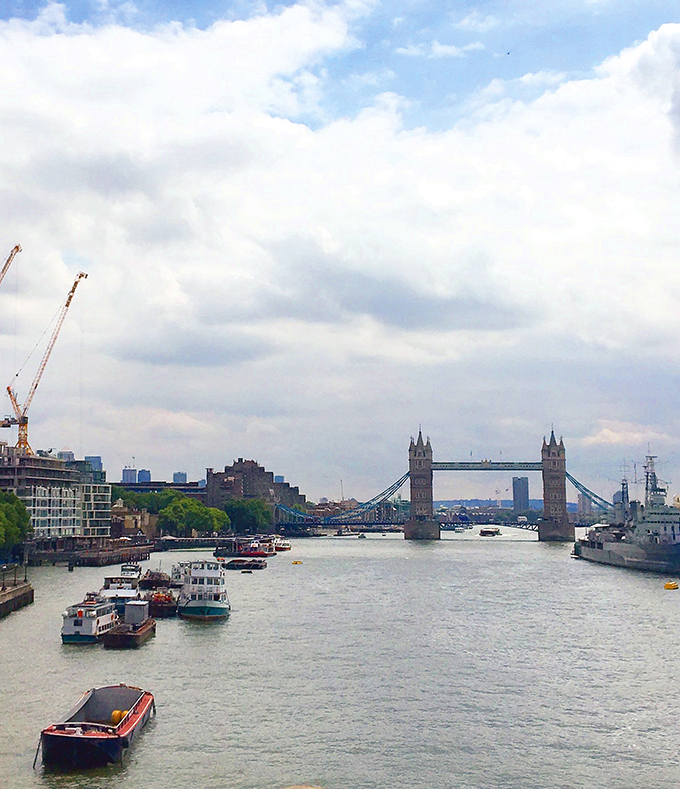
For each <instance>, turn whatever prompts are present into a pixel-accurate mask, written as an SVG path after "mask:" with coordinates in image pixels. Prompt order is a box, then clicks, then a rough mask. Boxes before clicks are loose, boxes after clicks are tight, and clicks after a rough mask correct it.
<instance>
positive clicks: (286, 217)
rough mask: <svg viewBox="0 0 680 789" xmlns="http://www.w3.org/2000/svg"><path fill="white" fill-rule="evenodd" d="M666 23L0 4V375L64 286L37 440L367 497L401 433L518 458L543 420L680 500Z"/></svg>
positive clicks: (675, 228) (593, 458) (458, 485)
mask: <svg viewBox="0 0 680 789" xmlns="http://www.w3.org/2000/svg"><path fill="white" fill-rule="evenodd" d="M677 19H678V6H677V3H670V2H662V1H661V0H657V1H655V0H552V2H550V3H546V2H539V1H538V0H523V1H520V0H505V2H487V3H474V2H471V3H455V2H446V3H443V2H432V0H428V2H424V1H423V2H421V1H420V0H393V1H392V2H377V1H374V2H371V1H370V0H347V1H346V2H334V3H331V2H328V3H324V2H306V3H292V2H290V3H280V2H277V3H264V2H262V3H250V2H226V1H225V2H222V3H220V2H214V1H211V2H203V1H200V2H199V1H198V0H195V1H194V2H191V0H190V1H189V2H187V1H186V0H181V1H180V0H176V1H174V0H173V1H171V2H163V3H159V2H150V1H149V0H140V1H139V2H121V3H118V2H108V1H107V0H77V1H74V2H69V3H65V4H56V3H48V4H44V3H39V2H32V1H29V0H26V1H25V2H21V0H17V2H13V3H7V2H1V3H0V79H1V83H0V134H1V145H0V216H1V218H2V222H1V225H0V226H1V228H2V232H1V234H0V236H1V238H0V244H1V245H2V249H0V254H2V255H3V256H6V255H7V254H8V253H9V251H10V249H11V248H12V246H13V245H14V244H16V243H17V242H18V243H21V245H22V246H23V252H22V253H21V254H20V255H18V256H17V257H16V259H15V261H14V263H13V265H12V268H11V269H10V272H9V274H8V275H7V277H6V278H5V280H4V282H3V283H2V285H0V354H1V357H0V366H1V372H2V376H4V378H2V377H1V376H0V382H1V383H2V384H3V386H4V385H6V383H10V382H11V381H13V380H14V379H13V376H14V374H15V373H16V371H17V370H18V369H19V368H20V367H21V366H22V364H23V363H24V361H25V359H26V357H27V355H28V353H29V352H30V351H31V349H32V348H33V347H34V346H35V345H36V343H37V341H38V340H39V338H40V337H41V335H42V334H43V332H44V331H45V329H46V328H47V326H48V324H49V322H50V320H51V319H52V317H53V315H54V314H55V312H56V311H57V310H58V308H59V304H60V302H61V301H62V300H63V299H64V297H65V296H66V294H67V292H68V290H69V288H70V286H71V284H72V282H73V280H74V278H75V276H76V274H77V272H78V271H79V270H83V271H86V272H87V273H88V275H89V276H88V279H87V280H84V281H83V282H82V283H81V284H80V286H79V289H78V292H77V294H76V297H75V299H74V302H73V306H72V309H71V311H70V313H69V315H68V317H67V319H66V323H65V325H64V329H63V331H62V333H61V336H60V338H59V341H58V343H57V346H56V348H55V351H54V353H53V356H52V359H51V361H50V363H49V365H48V367H47V370H46V372H45V375H44V377H43V380H42V382H41V384H40V388H39V389H38V391H37V393H36V395H35V399H34V400H33V404H32V406H31V409H30V411H29V416H30V431H29V438H30V441H31V444H32V446H33V447H34V448H35V449H37V448H46V449H49V448H54V449H65V448H69V449H72V450H73V451H74V452H75V453H76V455H78V456H82V455H86V454H97V455H102V456H103V459H104V463H105V466H106V468H107V470H108V472H109V479H110V480H112V481H117V480H119V479H120V472H121V469H122V467H123V466H124V465H133V463H134V464H136V466H137V468H148V469H151V471H152V475H153V478H154V479H164V478H165V479H169V478H170V476H171V474H172V472H173V471H178V470H184V471H187V472H188V474H189V477H190V478H191V479H198V478H201V477H203V476H205V468H206V467H215V468H221V467H223V466H224V465H225V464H227V463H231V462H232V460H233V459H234V458H237V457H245V458H253V459H256V460H258V461H259V462H260V463H261V464H263V465H265V466H266V467H267V468H268V469H269V470H271V471H273V472H274V473H275V474H283V475H285V478H286V480H287V481H290V482H291V483H292V484H296V485H299V487H300V489H301V491H302V492H303V493H305V494H307V496H308V497H309V498H311V499H314V500H316V499H318V498H319V497H321V496H327V497H329V498H337V497H338V496H339V493H340V480H341V479H342V480H343V485H344V491H345V494H346V495H351V496H355V497H356V498H358V499H365V498H369V497H371V496H373V495H374V494H376V493H378V492H379V491H380V490H382V489H384V488H386V487H387V486H388V485H389V484H390V483H391V482H393V481H394V480H395V479H397V478H398V477H399V476H401V474H402V473H403V472H404V471H405V470H406V468H407V449H408V443H409V438H410V436H411V435H412V434H415V433H417V431H418V426H419V425H422V428H423V432H424V433H425V434H428V435H429V436H430V437H431V440H432V444H433V448H434V455H435V460H465V459H468V458H470V457H471V456H472V458H473V459H477V460H479V459H483V458H490V459H501V458H502V459H503V460H515V459H516V460H537V459H538V458H539V453H540V446H541V441H542V438H543V435H544V434H549V432H550V428H551V425H554V427H555V432H556V433H557V434H558V436H559V435H563V436H564V441H565V445H566V448H567V460H568V468H569V470H570V471H571V473H572V474H573V475H574V476H575V477H577V478H578V479H579V480H581V481H582V482H583V483H585V484H586V485H588V486H589V487H592V488H593V489H594V490H596V491H597V492H599V493H601V494H603V495H607V496H610V495H611V494H612V492H613V491H614V490H615V489H616V487H617V480H618V479H619V478H620V475H621V465H622V462H623V460H624V459H625V460H626V461H627V462H628V463H629V465H630V474H631V476H632V474H633V462H634V461H635V462H637V463H638V473H640V467H641V462H642V461H643V459H644V455H645V454H646V453H647V451H648V446H650V447H651V450H652V452H653V453H654V454H657V455H659V459H660V460H659V470H660V476H662V477H663V478H664V479H667V480H669V481H671V483H672V485H671V491H672V492H673V493H680V445H679V444H678V440H679V439H680V415H679V413H678V377H679V373H680V359H679V354H678V351H679V344H680V342H679V339H678V336H679V332H680V256H679V254H678V252H679V251H680V250H679V247H680V243H679V242H680V218H679V217H680V189H679V186H680V183H679V181H680V178H679V176H680V168H679V166H678V165H679V159H680V134H679V132H680V24H677V23H676V20H677ZM3 239H4V240H3ZM47 336H49V332H48V334H47ZM45 339H46V338H45ZM45 339H43V345H42V346H39V347H38V350H37V351H36V352H35V354H34V355H33V356H32V357H31V359H30V360H29V361H28V363H27V364H26V365H25V367H24V368H23V372H22V374H21V375H20V377H19V378H18V379H17V380H16V385H15V386H16V391H17V395H18V397H19V400H20V401H22V399H23V396H24V395H25V394H26V392H27V391H28V389H29V387H30V384H31V381H32V378H33V375H34V374H35V371H36V369H37V367H38V364H39V361H40V354H41V350H42V348H44V342H45ZM9 410H10V406H9V401H8V400H7V398H5V408H4V411H5V412H9ZM0 438H4V439H5V440H10V441H12V442H14V441H15V440H16V436H15V435H14V434H12V433H11V432H10V431H9V430H5V431H3V432H2V433H1V434H0ZM133 458H134V461H133ZM511 476H512V475H508V477H494V476H488V477H487V476H484V475H478V476H474V475H458V476H456V475H454V474H450V473H449V474H445V473H441V474H439V475H438V476H437V478H436V480H435V496H436V498H450V497H467V496H486V495H491V496H493V495H495V490H500V491H501V492H502V495H503V497H504V498H507V497H509V496H510V495H511V494H506V492H505V491H506V490H507V489H508V488H510V489H511V484H510V483H511V480H510V477H511ZM530 486H531V495H532V497H534V496H535V497H539V496H540V479H539V478H538V476H536V478H531V479H530ZM634 492H637V493H640V489H639V488H637V489H634ZM575 497H576V494H575V492H574V491H571V492H570V495H569V498H570V499H575Z"/></svg>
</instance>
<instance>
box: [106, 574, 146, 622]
mask: <svg viewBox="0 0 680 789" xmlns="http://www.w3.org/2000/svg"><path fill="white" fill-rule="evenodd" d="M99 594H100V595H101V596H102V597H105V598H106V599H107V600H109V601H111V602H112V603H113V604H114V605H115V606H116V611H117V612H118V613H119V614H120V615H121V616H122V615H123V614H124V613H125V603H128V602H129V601H130V600H139V599H141V595H140V593H139V578H136V579H135V578H132V577H131V576H130V574H127V575H121V574H119V575H107V576H105V577H104V586H102V588H101V589H100V590H99Z"/></svg>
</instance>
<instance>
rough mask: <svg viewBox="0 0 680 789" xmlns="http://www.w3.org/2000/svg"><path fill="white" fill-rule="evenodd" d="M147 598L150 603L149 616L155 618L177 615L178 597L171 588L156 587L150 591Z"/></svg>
mask: <svg viewBox="0 0 680 789" xmlns="http://www.w3.org/2000/svg"><path fill="white" fill-rule="evenodd" d="M144 599H145V600H147V601H148V603H149V616H152V617H153V618H154V619H167V618H168V617H170V616H177V599H176V598H175V596H174V595H173V593H172V592H171V591H170V589H163V588H162V587H161V588H160V589H155V590H154V591H153V592H148V593H147V594H146V595H145V597H144Z"/></svg>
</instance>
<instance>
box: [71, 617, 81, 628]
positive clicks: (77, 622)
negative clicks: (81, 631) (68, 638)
mask: <svg viewBox="0 0 680 789" xmlns="http://www.w3.org/2000/svg"><path fill="white" fill-rule="evenodd" d="M82 626H83V620H82V619H74V620H73V627H82Z"/></svg>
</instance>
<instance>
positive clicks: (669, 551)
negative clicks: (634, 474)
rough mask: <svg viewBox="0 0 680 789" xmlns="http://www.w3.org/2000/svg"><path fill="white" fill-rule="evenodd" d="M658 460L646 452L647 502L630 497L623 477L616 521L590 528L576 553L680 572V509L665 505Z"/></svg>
mask: <svg viewBox="0 0 680 789" xmlns="http://www.w3.org/2000/svg"><path fill="white" fill-rule="evenodd" d="M655 460H656V456H654V455H647V459H646V463H645V503H644V505H642V504H641V502H639V501H630V500H629V496H628V482H627V480H625V479H624V480H623V483H622V486H621V497H620V500H619V502H618V504H617V505H616V507H615V508H614V510H613V514H614V517H613V518H612V520H614V521H615V522H614V523H609V524H603V525H600V526H594V527H592V528H591V529H589V531H588V533H587V534H586V536H585V537H584V538H583V539H580V540H577V541H576V543H575V544H574V553H573V555H574V556H576V557H577V558H579V559H586V560H587V561H590V562H597V563H599V564H612V565H615V566H618V567H628V568H631V569H634V570H650V571H655V572H673V573H676V572H678V571H680V509H678V508H677V507H669V506H668V505H667V504H666V495H667V490H666V488H664V487H663V486H662V485H661V484H660V483H659V480H658V479H657V476H656V468H655Z"/></svg>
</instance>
